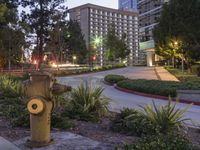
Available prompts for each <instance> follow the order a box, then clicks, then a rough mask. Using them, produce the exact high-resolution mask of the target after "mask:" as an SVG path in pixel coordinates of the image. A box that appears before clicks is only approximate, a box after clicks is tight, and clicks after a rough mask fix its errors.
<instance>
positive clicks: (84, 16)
mask: <svg viewBox="0 0 200 150" xmlns="http://www.w3.org/2000/svg"><path fill="white" fill-rule="evenodd" d="M69 14H70V19H72V20H77V21H78V22H79V23H80V26H81V30H82V33H83V34H84V37H85V40H86V45H87V46H88V47H89V46H90V45H92V46H93V44H94V41H95V39H104V38H105V37H106V34H107V32H108V30H109V27H110V26H111V25H112V26H113V27H114V28H115V31H116V32H117V33H118V35H119V36H120V37H122V35H123V34H124V33H125V34H126V37H127V39H126V42H127V45H128V48H129V49H130V54H129V57H128V62H129V64H130V65H132V64H135V63H137V62H136V61H137V59H136V57H137V56H138V49H139V47H138V43H139V37H138V13H134V12H130V11H121V10H117V9H111V8H106V7H102V6H97V5H93V4H85V5H82V6H78V7H75V8H72V9H70V10H69ZM105 54H106V49H105V48H104V47H103V44H102V43H100V45H99V46H98V47H97V48H96V59H97V62H98V64H99V65H101V66H102V65H104V64H106V63H107V60H106V57H105Z"/></svg>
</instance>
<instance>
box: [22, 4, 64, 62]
mask: <svg viewBox="0 0 200 150" xmlns="http://www.w3.org/2000/svg"><path fill="white" fill-rule="evenodd" d="M63 3H64V1H63V0H54V1H52V0H37V1H35V0H29V1H27V0H21V1H20V4H21V6H22V7H24V8H27V7H29V8H30V12H28V11H23V12H22V14H21V17H22V24H25V25H24V26H25V28H24V29H26V33H27V34H36V35H37V42H36V41H35V44H37V46H36V47H37V48H36V49H35V51H33V54H32V55H34V57H36V58H37V60H38V62H39V65H40V64H41V62H42V61H43V53H44V48H45V45H46V43H47V41H48V40H49V37H50V32H51V31H52V30H53V29H54V28H55V27H58V25H60V27H61V26H62V21H63V22H64V20H63V18H64V17H66V15H67V8H66V7H65V6H64V5H63V6H61V4H63ZM55 17H58V19H57V20H55ZM58 22H59V23H58ZM54 31H55V30H54ZM52 42H56V41H52ZM58 50H60V49H57V51H58Z"/></svg>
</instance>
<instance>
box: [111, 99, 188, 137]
mask: <svg viewBox="0 0 200 150" xmlns="http://www.w3.org/2000/svg"><path fill="white" fill-rule="evenodd" d="M187 109H188V107H187V108H185V109H184V110H180V109H176V104H172V103H171V101H170V100H169V102H168V104H167V105H165V106H162V107H157V106H156V105H155V103H154V102H153V107H152V106H151V105H148V106H146V107H142V109H141V110H139V111H137V110H134V109H124V110H122V111H121V113H120V114H118V115H117V116H116V118H115V119H114V120H113V124H112V129H113V130H114V131H120V132H125V133H129V134H136V135H138V136H143V135H150V134H159V133H169V132H173V131H174V130H175V131H179V130H180V129H181V128H182V127H185V121H186V120H187V119H185V118H184V116H183V114H184V112H185V111H186V110H187Z"/></svg>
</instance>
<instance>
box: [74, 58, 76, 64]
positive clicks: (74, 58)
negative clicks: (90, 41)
mask: <svg viewBox="0 0 200 150" xmlns="http://www.w3.org/2000/svg"><path fill="white" fill-rule="evenodd" d="M75 60H76V56H73V64H74V62H75Z"/></svg>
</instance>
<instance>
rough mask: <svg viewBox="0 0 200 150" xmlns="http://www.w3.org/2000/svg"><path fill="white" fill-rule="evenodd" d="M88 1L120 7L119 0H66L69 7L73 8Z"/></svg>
mask: <svg viewBox="0 0 200 150" xmlns="http://www.w3.org/2000/svg"><path fill="white" fill-rule="evenodd" d="M86 3H92V4H96V5H100V6H105V7H110V8H118V0H66V5H67V6H68V8H73V7H76V6H79V5H82V4H86Z"/></svg>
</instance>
